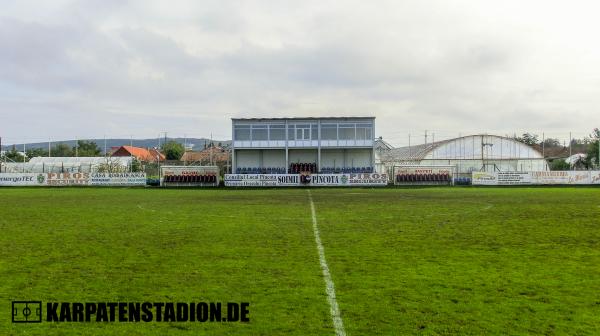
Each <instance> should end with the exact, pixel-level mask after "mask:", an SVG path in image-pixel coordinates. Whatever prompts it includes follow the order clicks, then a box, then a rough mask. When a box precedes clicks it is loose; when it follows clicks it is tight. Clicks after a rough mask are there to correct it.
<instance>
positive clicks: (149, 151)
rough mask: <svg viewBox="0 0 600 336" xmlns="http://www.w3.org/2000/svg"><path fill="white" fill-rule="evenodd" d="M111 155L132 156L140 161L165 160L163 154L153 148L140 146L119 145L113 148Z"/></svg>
mask: <svg viewBox="0 0 600 336" xmlns="http://www.w3.org/2000/svg"><path fill="white" fill-rule="evenodd" d="M113 149H114V150H113V151H112V154H111V156H133V157H135V158H136V159H138V160H140V161H146V162H156V161H157V160H160V161H165V160H166V157H165V156H164V154H162V153H161V152H159V151H158V150H156V149H154V148H141V147H133V146H121V147H115V148H113Z"/></svg>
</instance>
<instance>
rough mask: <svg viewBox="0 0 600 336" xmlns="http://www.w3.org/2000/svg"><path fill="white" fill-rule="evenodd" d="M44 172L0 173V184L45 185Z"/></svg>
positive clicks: (4, 185) (17, 185)
mask: <svg viewBox="0 0 600 336" xmlns="http://www.w3.org/2000/svg"><path fill="white" fill-rule="evenodd" d="M45 185H47V183H46V174H36V173H1V174H0V186H3V187H10V186H12V187H23V186H45Z"/></svg>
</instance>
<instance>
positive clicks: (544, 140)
mask: <svg viewBox="0 0 600 336" xmlns="http://www.w3.org/2000/svg"><path fill="white" fill-rule="evenodd" d="M545 148H546V138H545V136H544V132H542V157H543V158H545V157H546V156H545ZM544 160H545V159H544Z"/></svg>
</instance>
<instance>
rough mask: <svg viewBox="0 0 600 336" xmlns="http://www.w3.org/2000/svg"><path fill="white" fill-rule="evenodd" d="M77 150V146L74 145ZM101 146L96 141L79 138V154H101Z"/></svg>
mask: <svg viewBox="0 0 600 336" xmlns="http://www.w3.org/2000/svg"><path fill="white" fill-rule="evenodd" d="M73 152H75V147H73ZM101 152H102V151H101V150H100V147H98V145H97V144H96V143H95V142H94V141H86V140H77V156H84V157H85V156H101V155H100V153H101Z"/></svg>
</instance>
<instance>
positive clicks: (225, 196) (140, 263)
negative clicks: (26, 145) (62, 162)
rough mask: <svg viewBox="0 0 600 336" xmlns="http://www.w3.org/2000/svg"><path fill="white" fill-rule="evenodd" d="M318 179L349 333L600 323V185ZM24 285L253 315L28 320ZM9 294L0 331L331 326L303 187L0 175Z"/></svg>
mask: <svg viewBox="0 0 600 336" xmlns="http://www.w3.org/2000/svg"><path fill="white" fill-rule="evenodd" d="M312 196H313V199H314V203H315V208H316V213H317V218H318V221H319V229H320V231H321V240H322V243H323V245H324V248H325V255H326V258H327V262H328V264H329V268H330V271H331V276H332V279H333V281H334V283H335V285H336V294H337V300H338V303H339V307H340V311H341V314H342V319H343V321H344V324H345V328H346V332H347V334H348V335H532V334H533V335H594V334H598V332H599V331H600V189H599V188H505V189H502V188H424V189H393V188H390V189H387V188H386V189H343V188H337V189H312ZM12 300H41V301H43V302H47V301H53V302H62V301H66V302H109V301H131V302H143V301H150V302H180V301H183V302H194V301H196V302H198V301H220V302H228V301H233V302H242V301H247V302H250V322H249V323H235V322H234V323H198V322H196V323H192V322H188V323H165V322H152V323H47V322H44V323H41V324H21V325H18V324H11V323H10V320H11V317H10V313H11V311H10V302H11V301H12ZM0 301H1V302H2V304H0V335H68V334H79V335H167V334H169V335H171V334H172V335H234V334H235V335H333V334H334V329H333V325H332V322H331V317H330V313H329V304H328V301H327V296H326V293H325V284H324V281H323V277H322V273H321V269H320V266H319V258H318V254H317V249H316V245H315V240H314V235H313V229H312V221H311V217H310V205H309V201H308V194H307V191H306V190H303V189H280V190H223V189H217V190H199V189H195V190H175V189H169V190H160V189H119V188H110V189H101V188H81V189H77V188H64V189H61V188H53V189H50V188H48V189H46V188H29V189H27V188H14V189H11V188H3V189H0ZM2 307H4V308H2Z"/></svg>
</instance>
